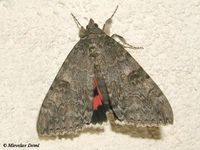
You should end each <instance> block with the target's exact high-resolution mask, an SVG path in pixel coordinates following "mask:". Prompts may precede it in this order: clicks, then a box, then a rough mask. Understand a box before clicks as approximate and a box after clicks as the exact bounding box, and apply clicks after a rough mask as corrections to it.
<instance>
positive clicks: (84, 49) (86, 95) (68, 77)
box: [37, 41, 93, 135]
mask: <svg viewBox="0 0 200 150" xmlns="http://www.w3.org/2000/svg"><path fill="white" fill-rule="evenodd" d="M86 53H88V45H87V44H85V43H84V42H80V41H79V42H78V43H77V44H76V45H75V47H74V48H73V49H72V51H71V52H70V54H69V55H68V57H67V58H66V60H65V61H64V63H63V65H62V67H61V69H60V70H59V72H58V74H57V76H56V78H55V79H54V82H53V84H52V85H51V87H50V89H49V91H48V93H47V95H46V97H45V99H44V102H43V104H42V107H41V110H40V114H39V117H38V122H37V131H38V134H39V135H54V134H57V135H58V134H64V133H71V132H72V133H74V132H75V131H76V130H79V129H81V128H82V127H83V126H84V125H85V124H88V123H90V121H91V117H92V96H93V95H92V94H93V84H92V76H93V65H92V63H91V62H90V59H89V58H88V54H86ZM80 108H81V109H80Z"/></svg>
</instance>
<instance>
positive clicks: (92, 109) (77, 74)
mask: <svg viewBox="0 0 200 150" xmlns="http://www.w3.org/2000/svg"><path fill="white" fill-rule="evenodd" d="M117 8H118V7H117ZM117 8H116V9H115V11H114V13H113V15H112V16H111V17H110V18H109V19H108V20H107V21H106V23H105V24H104V26H103V29H102V30H101V29H100V28H99V27H98V25H97V24H96V23H95V22H94V21H93V20H92V19H90V21H89V24H88V25H87V26H86V29H85V28H84V27H82V26H81V25H80V23H79V22H78V20H77V19H76V18H75V17H74V15H73V14H72V16H73V18H74V20H75V22H76V24H77V26H78V27H79V29H80V30H79V36H80V40H79V41H78V43H77V44H76V45H75V46H74V48H73V49H72V50H71V52H70V54H69V55H68V56H67V58H66V60H65V61H64V63H63V65H62V67H61V68H60V70H59V72H58V74H57V76H56V77H55V79H54V81H53V83H52V85H51V87H50V89H49V91H48V93H47V95H46V97H45V99H44V102H43V104H42V106H41V109H40V113H39V117H38V122H37V132H38V134H39V135H62V134H69V133H76V131H78V130H81V129H83V128H84V127H85V126H86V125H88V124H96V123H99V124H101V123H102V122H104V121H107V116H106V112H107V111H108V110H109V111H110V112H112V113H113V114H114V116H115V119H116V120H118V121H120V122H124V123H125V124H132V125H136V126H140V125H141V126H159V125H166V124H172V123H173V112H172V109H171V106H170V104H169V102H168V100H167V98H166V97H165V96H164V94H163V93H162V91H161V90H160V88H159V87H158V86H157V85H156V83H155V82H154V81H153V80H152V79H151V78H150V76H149V75H148V74H147V73H146V72H145V71H144V70H143V68H142V67H141V66H140V65H139V64H138V63H137V62H136V60H135V59H134V58H133V57H131V55H130V54H129V53H128V52H127V51H126V50H125V49H124V48H125V47H129V48H133V49H135V48H137V47H133V46H131V45H129V44H127V43H126V41H125V40H124V38H123V37H121V36H119V35H117V34H114V35H113V36H109V35H110V26H111V23H112V17H113V16H114V14H115V12H116V10H117ZM115 38H118V39H119V40H120V41H121V42H122V43H123V44H120V43H118V42H116V41H115Z"/></svg>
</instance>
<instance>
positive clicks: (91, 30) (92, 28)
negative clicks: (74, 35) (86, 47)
mask: <svg viewBox="0 0 200 150" xmlns="http://www.w3.org/2000/svg"><path fill="white" fill-rule="evenodd" d="M86 31H87V33H88V34H101V33H103V31H102V30H101V29H99V27H98V24H96V23H95V22H94V20H93V19H90V21H89V23H88V25H87V26H86Z"/></svg>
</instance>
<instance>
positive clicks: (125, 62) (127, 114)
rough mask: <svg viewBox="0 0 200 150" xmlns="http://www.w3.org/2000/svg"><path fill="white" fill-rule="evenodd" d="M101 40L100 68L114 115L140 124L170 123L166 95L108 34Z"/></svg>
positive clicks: (170, 115)
mask: <svg viewBox="0 0 200 150" xmlns="http://www.w3.org/2000/svg"><path fill="white" fill-rule="evenodd" d="M100 41H101V42H100V43H99V45H100V47H102V49H101V54H100V55H99V59H101V61H100V62H101V63H100V68H101V71H102V74H103V76H104V78H105V82H106V85H107V89H108V93H109V96H110V101H111V105H112V106H111V107H112V109H113V112H114V114H115V115H116V117H117V118H118V119H119V120H120V121H124V122H125V123H128V124H135V125H143V126H155V125H160V124H164V125H165V124H169V123H170V124H171V123H173V112H172V109H171V106H170V104H169V102H168V100H167V98H166V97H165V96H164V94H163V93H162V91H161V90H160V88H159V87H158V86H157V85H156V84H155V82H154V81H153V80H152V79H151V78H150V76H149V75H148V74H147V73H146V72H145V71H144V70H143V68H142V67H141V66H140V65H139V64H138V63H137V62H136V61H135V59H134V58H133V57H131V55H130V54H129V53H128V52H127V51H126V50H125V49H124V48H123V47H122V46H121V45H120V44H119V43H117V42H116V41H115V40H114V39H112V38H110V37H109V36H106V38H102V39H101V40H100ZM102 41H104V42H102Z"/></svg>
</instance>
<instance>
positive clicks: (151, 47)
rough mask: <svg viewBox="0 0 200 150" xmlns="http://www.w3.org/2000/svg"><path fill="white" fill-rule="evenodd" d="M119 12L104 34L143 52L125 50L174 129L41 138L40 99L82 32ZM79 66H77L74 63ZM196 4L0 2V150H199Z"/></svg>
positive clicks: (159, 0)
mask: <svg viewBox="0 0 200 150" xmlns="http://www.w3.org/2000/svg"><path fill="white" fill-rule="evenodd" d="M117 4H119V6H120V7H119V10H118V12H117V13H116V15H115V17H114V21H113V26H112V27H113V28H112V33H118V34H119V35H123V37H124V38H125V39H127V41H128V42H129V43H130V44H132V45H134V46H143V47H144V49H143V50H135V51H134V50H129V52H130V53H131V55H132V56H133V57H134V58H135V59H136V60H137V61H138V62H139V63H140V65H141V66H143V68H144V69H145V70H146V71H147V72H148V73H149V74H150V76H151V77H152V78H153V79H154V81H155V82H156V83H157V84H158V85H159V87H160V88H161V89H162V90H163V92H164V93H165V95H166V96H167V97H168V99H169V102H170V104H171V106H172V108H173V111H174V117H175V121H174V125H172V126H171V125H170V126H165V127H162V128H161V129H160V132H161V133H160V135H157V134H159V133H157V132H158V131H157V130H155V131H154V130H151V129H134V128H131V127H130V128H128V127H119V126H114V127H112V126H110V124H109V123H107V124H105V125H104V126H103V128H104V130H103V131H102V130H99V131H97V132H95V131H93V132H91V131H90V130H88V131H85V132H84V133H82V134H80V135H79V136H76V137H71V138H65V137H64V138H56V139H52V138H51V139H41V138H39V137H38V135H37V132H36V120H37V116H38V113H39V109H40V106H41V104H42V101H43V98H44V96H45V94H46V93H47V91H48V89H49V87H50V85H51V83H52V81H53V79H54V77H55V76H56V74H57V72H58V70H59V68H60V67H61V65H62V63H63V61H64V59H65V58H66V56H67V55H68V53H69V52H70V50H71V49H72V48H73V46H74V45H75V43H76V42H77V41H78V40H79V38H78V29H77V27H76V25H75V23H74V21H73V19H72V17H71V16H70V13H71V12H73V13H74V14H75V15H76V16H77V18H78V20H79V21H80V22H81V24H82V25H84V26H85V25H87V23H88V21H89V19H90V18H93V19H94V20H95V21H96V23H98V24H99V26H103V23H104V21H105V20H106V19H107V18H108V17H110V15H111V13H112V12H113V10H114V8H115V7H116V5H117ZM80 61H81V60H80ZM199 141H200V1H199V0H142V1H141V0H121V1H120V0H112V1H111V0H110V1H107V0H101V1H99V0H98V1H97V0H93V1H92V0H83V1H80V0H43V1H41V0H1V1H0V149H2V150H4V149H9V150H11V149H20V150H22V149H28V148H8V147H3V144H8V143H14V144H20V143H22V144H26V143H32V144H34V143H36V144H37V143H39V144H40V146H39V148H29V149H41V150H47V149H48V150H64V149H72V150H78V149H81V150H97V149H98V150H111V149H115V150H130V149H134V150H147V149H148V150H160V149H162V150H169V149H170V150H197V149H200V142H199Z"/></svg>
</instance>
